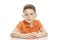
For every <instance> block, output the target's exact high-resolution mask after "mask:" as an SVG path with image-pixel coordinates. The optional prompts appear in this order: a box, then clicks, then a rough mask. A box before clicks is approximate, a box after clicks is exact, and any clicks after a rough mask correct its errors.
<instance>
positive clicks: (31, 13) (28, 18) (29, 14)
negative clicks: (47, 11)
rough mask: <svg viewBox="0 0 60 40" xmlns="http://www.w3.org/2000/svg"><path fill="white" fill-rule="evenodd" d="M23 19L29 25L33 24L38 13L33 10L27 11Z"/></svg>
mask: <svg viewBox="0 0 60 40" xmlns="http://www.w3.org/2000/svg"><path fill="white" fill-rule="evenodd" d="M23 17H24V19H25V21H26V22H27V23H31V22H32V21H33V20H34V19H35V17H36V13H35V12H34V10H33V9H25V10H24V12H23Z"/></svg>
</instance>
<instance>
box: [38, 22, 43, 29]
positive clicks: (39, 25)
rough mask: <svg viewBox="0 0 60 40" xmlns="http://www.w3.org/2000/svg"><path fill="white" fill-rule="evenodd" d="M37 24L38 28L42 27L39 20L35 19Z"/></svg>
mask: <svg viewBox="0 0 60 40" xmlns="http://www.w3.org/2000/svg"><path fill="white" fill-rule="evenodd" d="M37 26H38V28H39V30H40V29H41V28H42V27H43V26H42V24H41V22H40V21H37Z"/></svg>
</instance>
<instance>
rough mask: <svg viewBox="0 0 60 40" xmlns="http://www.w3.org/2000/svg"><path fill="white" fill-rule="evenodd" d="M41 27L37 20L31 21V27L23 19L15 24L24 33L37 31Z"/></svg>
mask: <svg viewBox="0 0 60 40" xmlns="http://www.w3.org/2000/svg"><path fill="white" fill-rule="evenodd" d="M41 27H42V25H41V23H40V21H38V20H34V21H33V27H30V26H29V25H28V23H27V22H25V21H22V22H19V24H18V25H17V28H18V29H19V31H20V32H21V33H24V34H25V33H31V32H38V31H39V30H40V28H41Z"/></svg>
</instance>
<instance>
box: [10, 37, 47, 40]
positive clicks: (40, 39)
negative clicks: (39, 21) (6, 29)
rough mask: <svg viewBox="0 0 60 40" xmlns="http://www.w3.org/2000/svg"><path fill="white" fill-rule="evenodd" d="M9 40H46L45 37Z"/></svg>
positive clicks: (12, 39)
mask: <svg viewBox="0 0 60 40" xmlns="http://www.w3.org/2000/svg"><path fill="white" fill-rule="evenodd" d="M11 40H47V37H43V38H38V39H19V38H11Z"/></svg>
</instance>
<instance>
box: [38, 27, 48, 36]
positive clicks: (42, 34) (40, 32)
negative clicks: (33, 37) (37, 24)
mask: <svg viewBox="0 0 60 40" xmlns="http://www.w3.org/2000/svg"><path fill="white" fill-rule="evenodd" d="M47 35H48V33H47V31H46V30H45V29H44V28H43V27H41V29H40V31H39V33H38V35H37V36H38V37H46V36H47Z"/></svg>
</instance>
